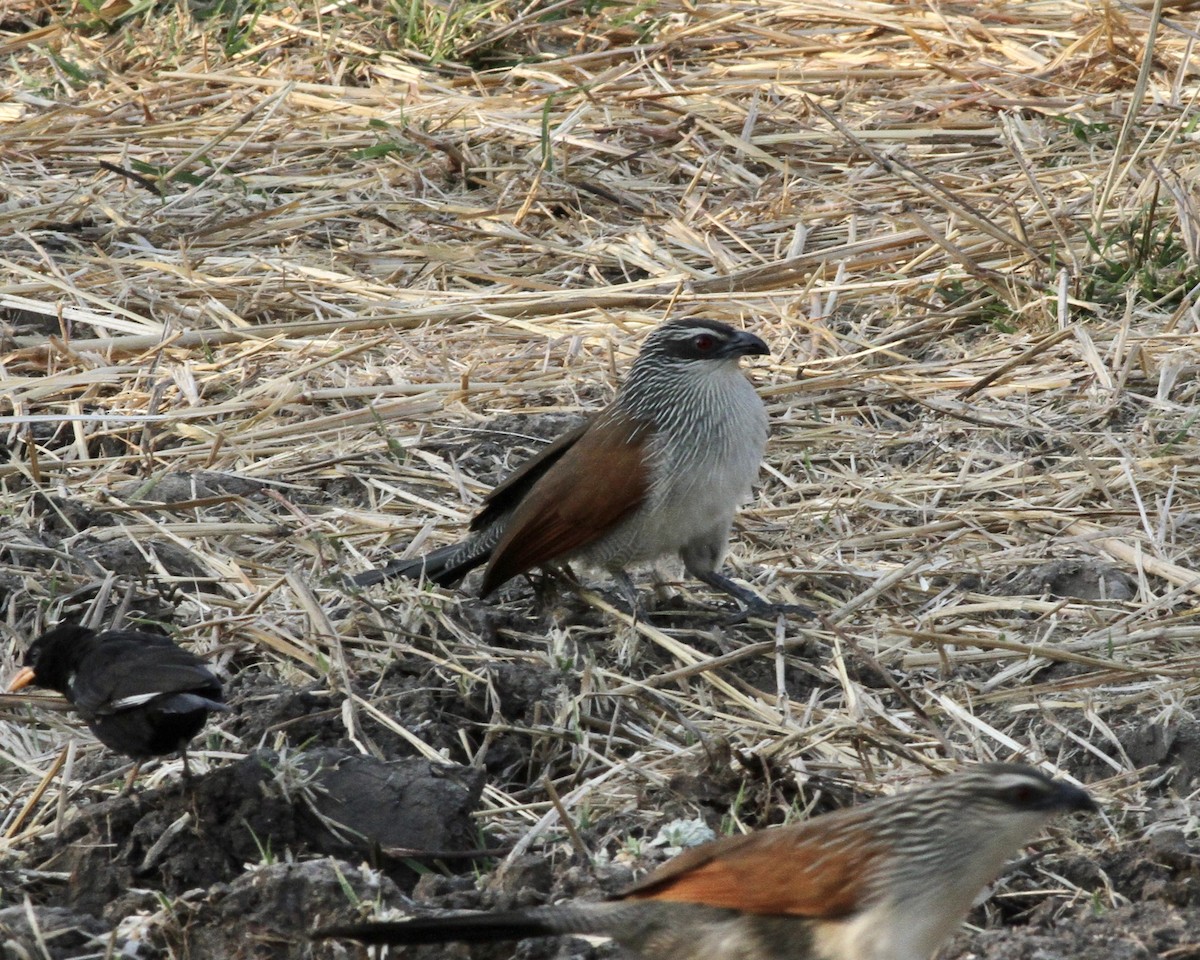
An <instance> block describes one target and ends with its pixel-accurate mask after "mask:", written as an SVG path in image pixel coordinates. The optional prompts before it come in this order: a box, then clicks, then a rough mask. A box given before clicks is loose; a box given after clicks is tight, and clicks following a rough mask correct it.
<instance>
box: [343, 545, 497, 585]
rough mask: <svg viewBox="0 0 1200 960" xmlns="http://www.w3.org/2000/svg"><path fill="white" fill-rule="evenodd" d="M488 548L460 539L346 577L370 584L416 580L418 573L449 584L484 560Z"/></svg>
mask: <svg viewBox="0 0 1200 960" xmlns="http://www.w3.org/2000/svg"><path fill="white" fill-rule="evenodd" d="M490 553H491V551H490V550H489V549H486V548H484V547H482V545H476V544H474V543H472V541H470V540H466V541H464V542H462V543H452V544H450V545H449V546H447V547H439V548H438V549H437V550H433V551H431V552H430V553H427V554H425V556H423V557H411V558H409V559H407V560H393V561H392V562H391V563H388V564H385V565H384V566H382V567H379V568H377V569H375V570H367V571H366V572H364V573H359V574H355V575H354V576H353V577H350V578H349V579H350V583H351V584H352V585H353V586H356V587H373V586H374V585H375V584H377V583H383V581H384V580H391V579H392V578H393V577H408V578H409V579H412V580H417V579H419V578H420V577H421V576H424V577H425V579H427V580H430V581H432V582H433V583H436V584H437V585H438V586H439V587H452V586H454V585H455V584H456V583H458V582H459V581H460V580H462V578H463V577H465V576H466V575H467V574H468V573H470V572H471V571H472V570H474V569H475V568H476V567H478V566H480V565H482V564H484V563H487V559H488V556H489V555H490Z"/></svg>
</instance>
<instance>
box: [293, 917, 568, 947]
mask: <svg viewBox="0 0 1200 960" xmlns="http://www.w3.org/2000/svg"><path fill="white" fill-rule="evenodd" d="M563 932H565V931H564V930H563V927H562V925H560V924H558V923H554V922H551V921H548V920H547V919H546V918H544V917H539V916H538V915H537V913H536V912H531V911H523V910H518V911H513V912H511V913H466V914H459V915H458V916H448V917H416V918H415V919H412V920H400V921H397V922H394V923H349V924H345V925H343V926H337V927H323V928H322V929H320V930H315V931H313V934H312V938H313V939H314V940H330V939H333V938H338V937H343V938H345V939H347V940H357V941H359V942H360V943H369V944H390V945H393V946H397V945H401V944H418V943H448V942H451V941H453V942H457V943H487V942H490V941H493V940H524V939H525V938H527V937H550V936H554V935H555V934H557V933H563Z"/></svg>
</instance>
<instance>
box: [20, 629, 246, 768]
mask: <svg viewBox="0 0 1200 960" xmlns="http://www.w3.org/2000/svg"><path fill="white" fill-rule="evenodd" d="M25 663H26V666H25V667H24V668H23V669H22V670H20V671H19V672H18V673H17V675H16V676H15V677H14V678H13V680H12V683H11V684H10V685H9V690H10V691H13V690H20V689H21V688H22V687H26V686H30V685H34V686H39V687H45V688H47V689H49V690H56V691H57V692H59V693H61V694H62V695H63V696H64V697H66V698H67V700H68V701H70V703H71V705H72V706H73V707H75V709H76V710H77V711H78V713H79V715H80V717H82V718H83V722H84V723H86V724H87V726H88V729H90V730H91V731H92V733H94V734H95V735H96V738H97V739H98V740H99V741H100V742H101V743H103V744H104V745H105V746H107V747H111V748H112V749H113V750H116V751H117V752H118V753H123V754H125V756H127V757H131V758H133V759H134V760H135V761H137V763H138V766H140V765H141V763H142V761H144V760H148V759H149V758H150V757H157V756H161V755H163V754H167V753H174V752H176V751H180V752H181V753H183V757H184V769H185V770H186V769H187V754H186V752H184V751H185V749H186V747H187V745H188V743H189V742H190V741H191V739H192V738H193V737H194V736H195V735H196V734H197V733H199V732H200V730H201V728H202V727H203V726H204V723H205V721H206V720H207V719H208V715H209V714H210V713H212V712H213V711H216V710H227V709H228V707H226V706H225V704H224V702H223V697H222V693H221V681H220V680H218V679H217V678H216V676H214V675H213V673H212V671H210V670H209V669H208V667H207V666H205V664H204V661H203V660H201V659H200V658H199V657H197V656H196V655H195V654H192V653H190V652H188V651H187V650H184V649H183V648H182V647H178V646H176V645H175V644H174V643H173V642H172V641H171V640H170V639H169V638H167V637H164V636H160V635H158V634H154V633H143V632H141V631H137V630H110V631H108V632H106V633H96V632H95V631H94V630H91V629H89V628H87V627H84V626H80V625H79V624H60V625H59V626H57V627H55V628H54V629H52V630H49V631H47V632H46V633H44V634H42V635H41V636H40V637H38V638H37V639H36V640H34V641H33V643H32V644H30V646H29V651H28V653H27V654H26V656H25ZM137 770H138V767H137V766H135V767H134V769H133V771H132V772H131V773H130V777H129V780H128V781H127V783H126V789H128V787H129V785H130V784H132V782H133V778H134V776H135V775H136V773H137Z"/></svg>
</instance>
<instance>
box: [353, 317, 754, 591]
mask: <svg viewBox="0 0 1200 960" xmlns="http://www.w3.org/2000/svg"><path fill="white" fill-rule="evenodd" d="M769 352H770V351H769V350H768V349H767V345H766V344H765V343H764V342H763V341H762V340H761V339H759V338H758V337H756V336H754V334H751V333H746V332H744V331H740V330H735V329H734V328H733V327H730V326H728V325H726V324H724V323H718V322H716V321H713V320H695V319H693V320H674V321H671V322H669V323H664V324H662V325H660V326H658V327H656V328H655V329H654V330H653V331H652V332H651V333H650V335H649V336H648V337H647V338H646V342H645V343H644V344H643V346H642V349H641V351H640V352H639V353H638V356H637V359H636V360H635V361H634V363H633V367H632V368H631V369H630V371H629V376H628V377H627V379H626V380H625V382H624V384H623V385H622V386H621V388H620V390H619V391H618V392H617V395H616V397H615V399H614V400H613V402H612V403H611V404H609V406H608V407H606V408H605V409H604V410H602V411H600V412H599V413H597V414H595V415H594V416H593V417H592V418H591V419H589V420H588V421H587V422H586V423H585V424H583V426H581V427H579V428H578V429H576V430H573V431H571V432H570V433H567V434H565V435H564V436H562V437H559V438H558V439H557V440H556V441H555V442H554V443H551V444H550V445H549V446H547V447H546V448H545V449H543V450H542V451H541V452H539V453H538V454H537V455H536V456H534V457H533V458H532V459H530V460H528V461H527V462H526V463H524V464H523V465H522V466H521V467H519V468H518V469H517V470H516V471H515V472H514V473H512V474H511V475H510V476H509V477H508V478H507V479H505V480H504V481H503V482H502V483H501V484H500V485H499V486H497V487H496V488H495V489H494V490H493V491H492V492H491V493H489V494H488V496H487V497H486V498H485V499H484V507H483V510H482V511H481V512H480V513H479V514H478V515H477V516H476V517H475V519H474V520H473V521H472V522H471V533H470V536H469V537H468V538H467V539H466V540H463V541H462V542H460V543H456V544H452V545H450V546H447V547H443V548H441V549H439V550H434V551H433V552H432V553H429V554H427V555H426V556H424V557H418V558H414V559H409V560H397V561H394V562H393V563H390V564H388V565H387V566H385V567H383V568H381V569H379V570H371V571H368V572H367V573H363V574H359V575H358V576H356V577H354V578H353V580H354V583H356V584H357V585H359V586H368V585H370V584H374V583H378V582H380V581H381V580H384V579H386V578H388V577H392V576H411V577H417V576H421V575H422V574H423V575H424V576H427V577H428V578H429V579H431V580H433V581H435V582H436V583H439V584H441V585H443V586H450V585H453V584H455V583H457V582H458V581H459V580H461V579H462V578H463V577H464V576H466V574H467V573H469V572H470V571H471V570H473V569H474V568H475V567H478V566H483V565H484V564H486V565H487V566H486V569H485V570H484V574H483V585H482V592H483V594H485V595H486V594H488V593H491V592H492V591H493V590H495V589H496V588H497V587H499V586H500V585H501V584H502V583H504V582H505V581H506V580H509V579H511V578H512V577H515V576H517V575H518V574H521V573H524V572H526V571H527V570H531V569H533V568H534V567H539V566H544V565H551V566H553V565H556V564H561V563H566V562H570V561H574V560H579V561H582V562H584V563H585V564H589V565H592V566H597V567H602V568H605V569H607V570H609V571H611V572H612V573H614V574H616V575H617V576H618V577H619V578H621V579H622V583H623V585H624V586H625V587H626V588H627V589H629V585H628V580H627V579H625V572H624V571H625V569H626V568H627V567H629V566H630V565H632V564H636V563H645V562H652V561H655V560H658V559H660V558H663V557H668V556H678V557H680V558H681V559H682V560H683V564H684V567H685V568H686V569H687V572H688V573H689V574H690V575H691V576H693V577H695V578H696V579H697V580H700V581H702V582H703V583H706V584H708V585H709V586H710V587H714V588H716V589H718V590H721V591H724V592H725V593H728V594H730V595H731V596H733V597H735V598H736V599H737V600H739V601H741V602H742V603H743V604H744V605H745V606H746V607H747V608H750V609H762V608H766V607H769V606H770V605H769V604H767V603H766V601H765V600H763V599H762V598H761V597H759V596H758V595H757V594H756V593H754V592H753V591H751V590H749V589H747V588H745V587H742V586H740V585H739V584H736V583H734V582H733V581H732V580H730V579H729V578H728V577H726V576H724V575H723V574H722V573H721V572H720V567H721V562H722V560H723V559H724V557H725V550H726V547H727V546H728V542H729V531H730V528H731V526H732V524H733V515H734V512H735V511H736V510H737V508H738V507H739V506H740V505H741V504H742V503H743V502H744V501H745V500H746V499H747V498H748V497H749V495H750V486H751V484H752V483H753V481H754V478H755V476H756V475H757V474H758V469H759V466H760V464H761V463H762V458H763V452H764V450H765V448H766V443H767V414H766V410H765V409H764V407H763V404H762V401H761V400H760V399H759V397H758V394H757V393H756V392H755V390H754V387H753V386H752V385H751V384H750V382H749V381H748V380H747V379H746V376H745V374H744V373H743V372H742V370H741V369H740V366H739V364H738V361H739V360H740V359H741V358H742V357H744V356H746V355H753V354H767V353H769Z"/></svg>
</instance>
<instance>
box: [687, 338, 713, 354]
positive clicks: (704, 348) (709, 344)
mask: <svg viewBox="0 0 1200 960" xmlns="http://www.w3.org/2000/svg"><path fill="white" fill-rule="evenodd" d="M692 345H693V346H694V347H695V348H696V349H697V350H699V351H700V352H701V353H708V352H709V351H710V350H711V349H712V348H713V347H715V346H716V345H717V338H716V337H714V336H712V335H711V334H707V333H702V334H700V336H698V337H696V339H695V340H693V341H692Z"/></svg>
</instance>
